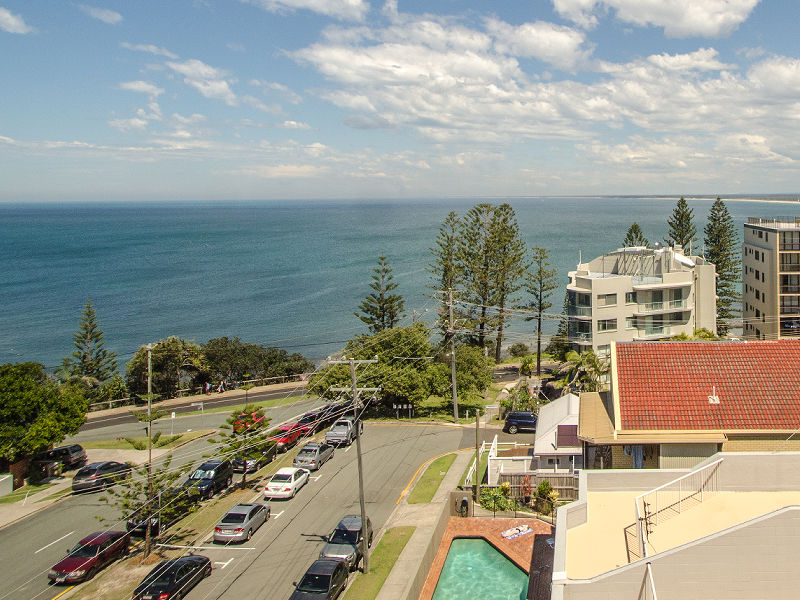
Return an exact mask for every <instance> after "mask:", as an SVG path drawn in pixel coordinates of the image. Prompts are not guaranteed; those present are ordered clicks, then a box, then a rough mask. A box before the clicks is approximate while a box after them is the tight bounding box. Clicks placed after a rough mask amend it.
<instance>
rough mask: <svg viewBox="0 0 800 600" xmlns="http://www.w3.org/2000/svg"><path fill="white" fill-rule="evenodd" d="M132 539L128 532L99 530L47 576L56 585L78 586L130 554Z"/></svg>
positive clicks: (70, 552)
mask: <svg viewBox="0 0 800 600" xmlns="http://www.w3.org/2000/svg"><path fill="white" fill-rule="evenodd" d="M130 541H131V536H130V534H129V533H127V532H125V531H98V532H96V533H93V534H92V535H90V536H87V537H85V538H83V539H82V540H81V541H80V542H78V544H77V545H76V546H75V547H74V548H73V549H72V550H70V551H69V552H68V553H67V556H66V558H64V559H63V560H61V561H60V562H58V563H56V564H55V565H53V568H52V569H50V572H49V573H48V574H47V576H48V577H49V578H50V579H51V580H52V581H53V583H69V584H73V583H78V582H80V581H87V580H89V579H91V578H92V577H94V575H95V573H97V572H98V571H99V570H100V569H102V568H103V567H105V566H106V565H107V564H109V563H112V562H114V561H115V560H117V559H118V558H120V557H122V556H125V555H126V554H127V553H128V545H129V544H130Z"/></svg>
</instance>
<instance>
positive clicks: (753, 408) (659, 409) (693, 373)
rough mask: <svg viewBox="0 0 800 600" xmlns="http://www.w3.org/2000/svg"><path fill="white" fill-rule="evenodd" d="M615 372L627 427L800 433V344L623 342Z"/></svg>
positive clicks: (623, 427)
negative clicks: (799, 430)
mask: <svg viewBox="0 0 800 600" xmlns="http://www.w3.org/2000/svg"><path fill="white" fill-rule="evenodd" d="M614 368H615V370H616V375H617V382H618V383H617V385H618V390H619V405H620V417H621V421H622V423H620V424H619V426H618V427H619V428H620V429H645V430H646V429H656V430H692V429H710V430H723V431H731V430H743V429H767V430H768V429H782V430H788V429H791V430H794V429H797V428H800V340H775V341H749V342H625V343H618V344H617V345H616V363H615V366H614ZM715 388H716V395H717V397H718V398H719V404H711V403H709V401H708V397H709V396H711V395H712V392H713V390H714V389H715Z"/></svg>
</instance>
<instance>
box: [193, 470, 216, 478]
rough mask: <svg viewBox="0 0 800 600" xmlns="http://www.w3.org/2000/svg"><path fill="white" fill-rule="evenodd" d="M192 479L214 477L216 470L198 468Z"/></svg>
mask: <svg viewBox="0 0 800 600" xmlns="http://www.w3.org/2000/svg"><path fill="white" fill-rule="evenodd" d="M191 479H214V470H213V469H210V470H208V471H204V470H203V469H197V470H196V471H195V472H194V473H192V476H191Z"/></svg>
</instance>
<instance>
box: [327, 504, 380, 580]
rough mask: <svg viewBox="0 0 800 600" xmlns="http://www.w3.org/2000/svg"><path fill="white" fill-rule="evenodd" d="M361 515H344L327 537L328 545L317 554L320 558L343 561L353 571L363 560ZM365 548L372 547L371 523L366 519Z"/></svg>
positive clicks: (363, 533)
mask: <svg viewBox="0 0 800 600" xmlns="http://www.w3.org/2000/svg"><path fill="white" fill-rule="evenodd" d="M364 535H365V532H364V528H363V527H361V515H345V516H344V517H342V520H341V521H339V524H338V525H337V526H336V529H334V530H333V533H331V534H330V535H329V536H328V543H327V544H325V546H324V547H323V548H322V551H320V553H319V557H320V558H335V559H337V560H343V561H345V562H346V563H347V565H348V567H349V568H350V569H355V568H356V567H357V566H358V563H359V562H361V559H362V558H363V553H362V551H361V540H362V539H363V538H364ZM366 536H367V547H368V548H369V547H370V546H372V521H370V519H369V517H367V527H366Z"/></svg>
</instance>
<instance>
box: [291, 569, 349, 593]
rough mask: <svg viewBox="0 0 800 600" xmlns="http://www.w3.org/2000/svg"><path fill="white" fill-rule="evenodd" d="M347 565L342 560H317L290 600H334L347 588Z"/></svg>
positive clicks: (297, 585)
mask: <svg viewBox="0 0 800 600" xmlns="http://www.w3.org/2000/svg"><path fill="white" fill-rule="evenodd" d="M348 574H349V572H348V569H347V563H345V562H342V561H341V560H330V559H326V560H315V561H314V562H313V563H311V566H310V567H308V570H307V571H306V574H305V575H303V578H302V579H301V580H300V582H299V583H297V582H295V583H294V585H295V588H296V589H295V590H294V592H292V595H291V596H289V600H318V599H319V600H323V599H324V600H333V599H334V598H338V597H339V594H341V593H342V592H343V591H344V588H345V587H346V586H347V576H348Z"/></svg>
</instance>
